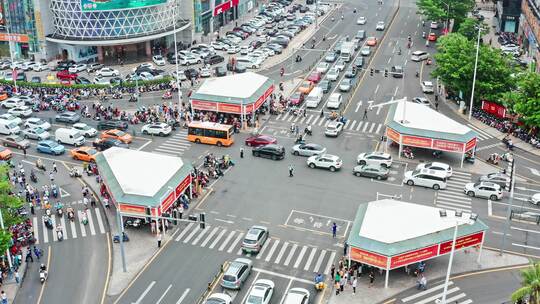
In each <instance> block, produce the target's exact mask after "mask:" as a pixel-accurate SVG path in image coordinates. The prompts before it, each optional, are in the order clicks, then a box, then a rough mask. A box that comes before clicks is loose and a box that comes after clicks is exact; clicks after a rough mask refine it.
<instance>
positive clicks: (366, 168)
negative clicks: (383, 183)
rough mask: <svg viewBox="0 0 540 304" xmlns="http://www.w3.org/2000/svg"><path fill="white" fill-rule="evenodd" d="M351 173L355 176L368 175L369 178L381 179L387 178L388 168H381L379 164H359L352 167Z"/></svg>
mask: <svg viewBox="0 0 540 304" xmlns="http://www.w3.org/2000/svg"><path fill="white" fill-rule="evenodd" d="M353 174H354V175H356V176H364V177H370V178H375V179H378V180H382V179H388V175H389V174H390V170H388V169H386V168H383V167H381V166H374V165H360V166H356V167H354V169H353Z"/></svg>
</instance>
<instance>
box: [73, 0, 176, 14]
mask: <svg viewBox="0 0 540 304" xmlns="http://www.w3.org/2000/svg"><path fill="white" fill-rule="evenodd" d="M167 1H168V0H81V8H82V11H83V12H92V11H109V10H121V9H130V8H138V7H145V6H152V5H158V4H163V3H167Z"/></svg>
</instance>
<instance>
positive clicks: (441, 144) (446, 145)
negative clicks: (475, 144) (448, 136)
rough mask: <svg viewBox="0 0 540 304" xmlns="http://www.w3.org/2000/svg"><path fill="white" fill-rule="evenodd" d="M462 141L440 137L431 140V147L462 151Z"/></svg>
mask: <svg viewBox="0 0 540 304" xmlns="http://www.w3.org/2000/svg"><path fill="white" fill-rule="evenodd" d="M463 146H464V145H463V143H460V142H456V141H448V140H442V139H434V140H433V149H437V150H442V151H448V152H463Z"/></svg>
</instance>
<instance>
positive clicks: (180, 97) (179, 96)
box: [173, 6, 182, 111]
mask: <svg viewBox="0 0 540 304" xmlns="http://www.w3.org/2000/svg"><path fill="white" fill-rule="evenodd" d="M175 9H176V13H175V16H176V17H175V18H174V23H173V32H174V62H175V63H176V87H177V88H178V111H180V109H181V106H182V91H181V90H180V75H179V69H178V43H177V42H176V22H177V21H178V20H177V18H178V6H176V8H175Z"/></svg>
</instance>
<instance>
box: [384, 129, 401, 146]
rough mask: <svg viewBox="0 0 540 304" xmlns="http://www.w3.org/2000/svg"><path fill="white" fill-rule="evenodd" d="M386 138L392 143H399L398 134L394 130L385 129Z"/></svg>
mask: <svg viewBox="0 0 540 304" xmlns="http://www.w3.org/2000/svg"><path fill="white" fill-rule="evenodd" d="M386 136H387V137H388V138H389V139H391V140H392V141H394V142H396V143H399V133H398V132H396V131H394V129H390V128H386Z"/></svg>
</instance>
